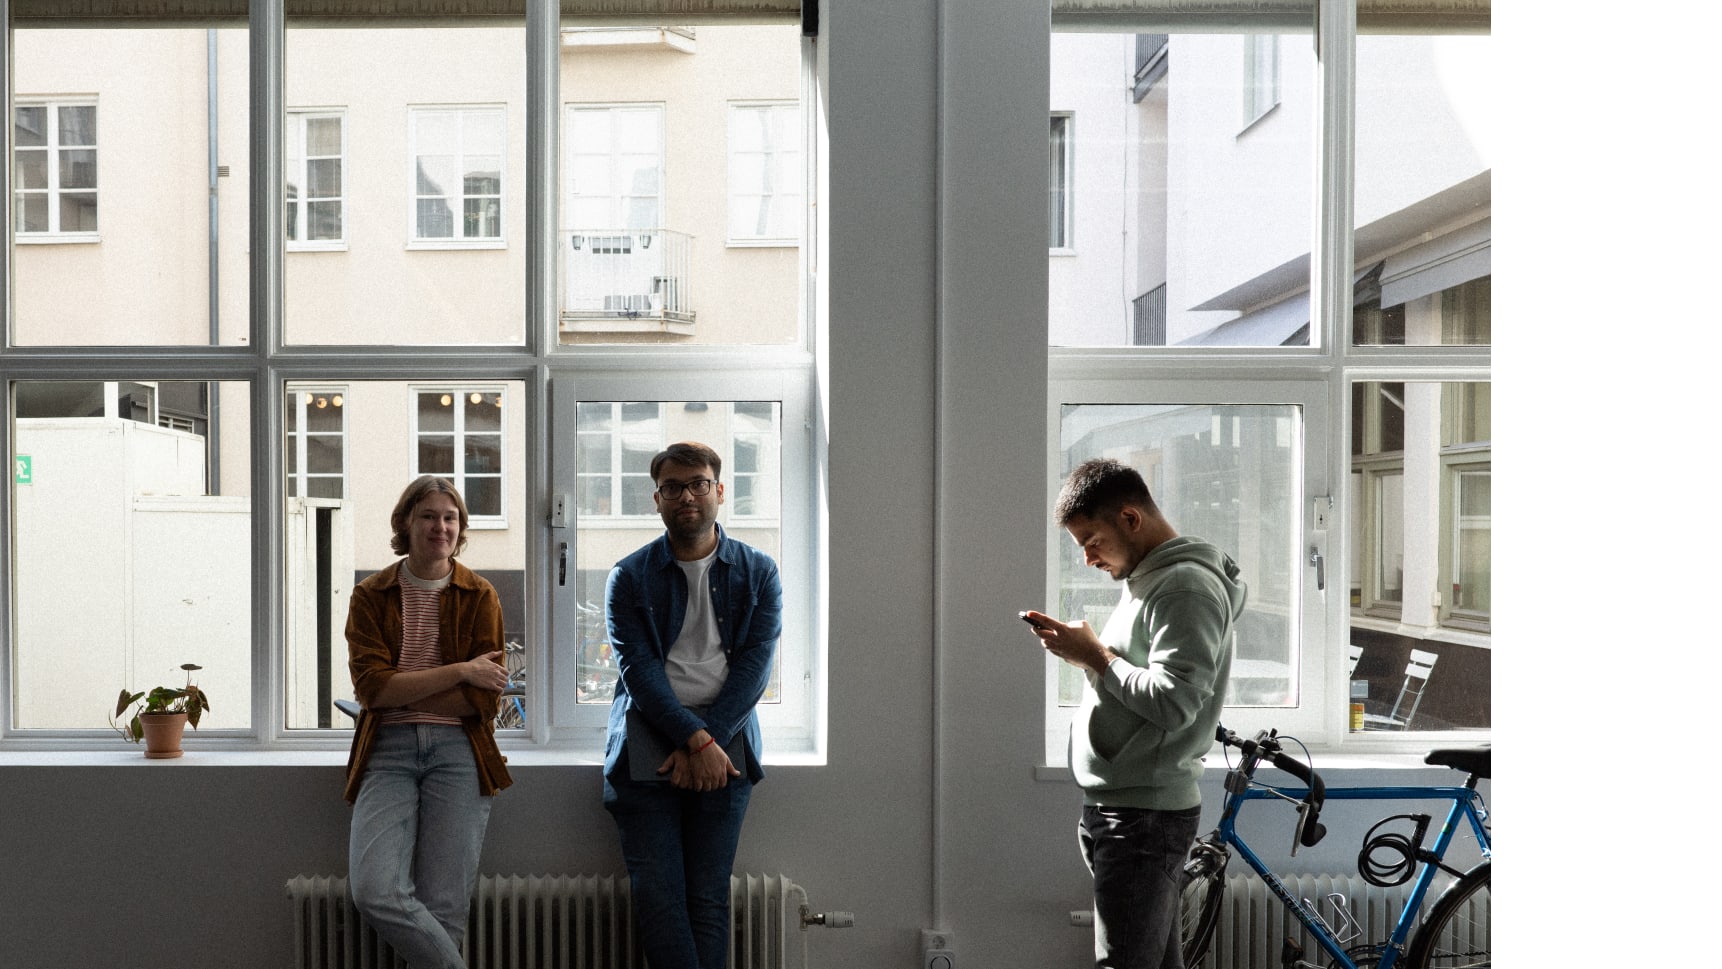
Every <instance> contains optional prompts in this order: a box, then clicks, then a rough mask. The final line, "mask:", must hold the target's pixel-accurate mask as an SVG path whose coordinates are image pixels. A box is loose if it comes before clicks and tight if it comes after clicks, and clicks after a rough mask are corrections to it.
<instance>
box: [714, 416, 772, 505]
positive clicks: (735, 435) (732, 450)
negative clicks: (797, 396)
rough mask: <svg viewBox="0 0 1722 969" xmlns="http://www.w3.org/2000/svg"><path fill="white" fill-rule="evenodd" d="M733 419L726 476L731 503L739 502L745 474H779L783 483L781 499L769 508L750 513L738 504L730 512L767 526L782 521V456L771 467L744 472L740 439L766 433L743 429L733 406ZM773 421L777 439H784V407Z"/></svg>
mask: <svg viewBox="0 0 1722 969" xmlns="http://www.w3.org/2000/svg"><path fill="white" fill-rule="evenodd" d="M729 421H730V429H729V455H730V464H731V467H730V468H728V469H727V470H726V471H725V472H724V477H725V478H727V479H728V481H729V491H730V493H731V498H730V501H731V504H736V501H735V495H736V494H737V493H738V492H739V488H738V487H737V486H738V485H739V484H740V483H741V480H742V478H743V477H747V478H762V479H763V478H770V477H773V476H775V477H776V478H777V479H778V483H779V484H778V491H777V496H776V497H777V500H776V501H775V502H774V506H773V507H771V508H768V509H766V510H765V511H764V512H754V513H752V514H749V513H746V512H743V511H741V510H740V508H739V505H738V506H737V507H735V508H732V509H731V511H730V515H731V516H732V517H734V518H736V519H739V520H743V521H747V522H748V523H749V524H752V525H763V524H766V523H769V522H773V521H781V520H782V518H783V495H782V487H783V486H782V481H783V466H782V460H781V455H778V456H777V457H778V463H777V465H776V466H768V467H766V468H763V469H762V470H759V471H742V470H741V467H740V462H739V461H738V460H737V459H738V458H739V457H740V454H741V452H740V449H739V448H738V447H737V444H738V442H740V441H742V440H744V439H751V438H755V437H763V436H766V435H762V434H761V433H760V432H758V431H751V430H742V429H741V428H740V426H739V425H738V423H737V421H736V417H735V412H734V409H733V408H732V409H731V411H730V418H729ZM772 424H773V429H772V432H771V436H774V437H776V439H777V440H779V441H781V440H783V408H782V407H778V408H777V410H776V411H775V413H773V415H772ZM761 453H762V454H764V453H767V452H764V451H762V452H761Z"/></svg>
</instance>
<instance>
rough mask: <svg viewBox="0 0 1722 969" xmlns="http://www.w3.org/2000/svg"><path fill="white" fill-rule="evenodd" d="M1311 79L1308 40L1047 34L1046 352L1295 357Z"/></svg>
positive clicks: (1305, 232) (1304, 258) (1309, 207)
mask: <svg viewBox="0 0 1722 969" xmlns="http://www.w3.org/2000/svg"><path fill="white" fill-rule="evenodd" d="M1316 73H1317V65H1316V60H1315V54H1314V51H1313V49H1312V45H1311V44H1310V42H1309V39H1308V37H1307V36H1303V37H1292V36H1287V37H1273V36H1254V37H1251V36H1246V35H1242V34H1218V35H1200V34H1171V35H1160V34H1141V35H1136V34H1107V33H1087V32H1085V33H1055V34H1053V35H1052V84H1051V91H1050V99H1049V108H1050V111H1051V114H1052V117H1053V118H1054V130H1053V142H1052V145H1051V154H1050V156H1049V172H1048V193H1049V195H1048V202H1047V208H1048V229H1049V233H1050V234H1049V238H1048V242H1049V244H1050V245H1051V246H1052V247H1053V248H1054V249H1055V250H1057V251H1055V252H1054V253H1053V254H1052V255H1051V256H1049V258H1048V297H1049V299H1048V304H1047V312H1048V325H1049V333H1048V339H1049V341H1050V343H1051V344H1052V345H1054V346H1087V347H1120V346H1129V345H1133V344H1149V345H1169V346H1186V347H1205V346H1247V347H1279V346H1298V347H1301V346H1308V345H1309V343H1310V335H1309V334H1310V328H1309V320H1310V312H1309V296H1308V292H1309V288H1310V240H1311V238H1312V236H1313V234H1312V231H1311V224H1310V218H1311V213H1312V212H1313V210H1314V202H1313V199H1312V197H1311V194H1310V193H1311V191H1312V186H1313V184H1314V182H1315V176H1314V171H1315V159H1316V144H1315V140H1314V135H1315V132H1316V131H1317V130H1318V124H1317V120H1318V114H1319V112H1318V110H1317V109H1318V107H1319V106H1318V104H1317V103H1316V92H1317V90H1318V88H1317V86H1316V85H1315V84H1314V83H1313V79H1314V77H1315V75H1316ZM1270 82H1271V83H1270ZM1120 90H1123V91H1126V92H1129V96H1127V97H1120V96H1119V92H1120ZM1246 97H1247V98H1248V99H1249V100H1248V101H1247V102H1246ZM1264 99H1271V100H1272V101H1273V104H1272V105H1271V106H1272V107H1273V110H1271V111H1266V113H1265V114H1264V113H1260V112H1256V114H1255V116H1254V117H1253V118H1252V119H1251V121H1250V123H1249V124H1248V125H1247V127H1243V128H1242V130H1240V128H1241V126H1240V121H1239V111H1240V105H1241V104H1245V103H1249V104H1256V103H1257V102H1258V101H1261V100H1264ZM1263 110H1265V108H1264V109H1263ZM1059 129H1062V131H1060V130H1059ZM1061 142H1062V150H1061ZM1061 168H1062V169H1063V171H1062V173H1061V172H1060V169H1061Z"/></svg>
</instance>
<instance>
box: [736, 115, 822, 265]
mask: <svg viewBox="0 0 1722 969" xmlns="http://www.w3.org/2000/svg"><path fill="white" fill-rule="evenodd" d="M802 141H803V135H802V131H801V106H800V105H799V104H797V103H794V102H790V103H777V104H732V105H730V109H729V243H730V245H743V246H749V245H751V246H793V245H797V244H798V243H799V242H800V241H801V227H802V223H803V222H805V221H806V217H805V212H806V208H805V206H804V205H803V203H802V185H803V183H804V182H805V180H806V175H805V173H804V171H803V169H802V162H801V156H802V152H801V145H802Z"/></svg>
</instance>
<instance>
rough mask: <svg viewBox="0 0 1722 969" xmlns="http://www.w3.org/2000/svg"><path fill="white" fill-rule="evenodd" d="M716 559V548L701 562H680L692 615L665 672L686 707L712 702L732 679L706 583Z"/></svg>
mask: <svg viewBox="0 0 1722 969" xmlns="http://www.w3.org/2000/svg"><path fill="white" fill-rule="evenodd" d="M715 558H717V550H715V549H714V550H713V551H712V554H710V555H708V556H706V557H705V558H703V559H700V560H699V561H697V562H682V561H677V562H676V564H677V565H679V566H681V569H682V573H683V574H684V575H686V576H687V577H688V614H687V616H686V617H684V618H683V620H682V629H681V632H679V633H677V634H676V641H675V642H674V643H671V644H670V654H669V656H668V657H666V658H665V660H664V673H665V674H667V675H668V676H669V678H670V689H672V690H674V691H675V693H676V699H677V700H680V701H681V704H682V706H685V707H703V706H708V705H710V704H711V703H712V701H714V700H716V699H717V697H718V692H719V691H720V690H722V689H723V684H724V680H726V679H728V678H729V657H728V656H725V655H724V651H723V640H722V639H720V638H719V637H718V627H717V616H716V614H714V613H713V612H712V591H711V587H710V586H709V585H708V584H707V582H706V577H707V576H708V575H709V574H710V573H711V567H712V560H713V559H715Z"/></svg>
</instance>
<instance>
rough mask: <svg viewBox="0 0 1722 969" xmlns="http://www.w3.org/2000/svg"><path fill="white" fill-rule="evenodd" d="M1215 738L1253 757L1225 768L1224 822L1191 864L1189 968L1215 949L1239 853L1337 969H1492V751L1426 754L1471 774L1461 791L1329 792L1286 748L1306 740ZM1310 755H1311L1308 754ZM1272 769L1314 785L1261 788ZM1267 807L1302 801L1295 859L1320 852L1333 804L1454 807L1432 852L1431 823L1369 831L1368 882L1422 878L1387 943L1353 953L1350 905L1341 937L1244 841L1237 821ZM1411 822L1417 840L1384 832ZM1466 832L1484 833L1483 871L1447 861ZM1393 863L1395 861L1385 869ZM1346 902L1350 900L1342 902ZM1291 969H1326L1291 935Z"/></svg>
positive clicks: (1197, 846)
mask: <svg viewBox="0 0 1722 969" xmlns="http://www.w3.org/2000/svg"><path fill="white" fill-rule="evenodd" d="M1216 739H1218V740H1219V741H1220V742H1221V743H1222V744H1223V745H1225V747H1227V748H1233V747H1235V748H1237V749H1238V750H1240V751H1242V757H1241V759H1240V760H1239V763H1238V765H1237V766H1236V767H1233V768H1231V769H1230V770H1228V771H1227V772H1226V782H1225V790H1226V794H1225V800H1224V801H1223V802H1222V806H1221V810H1220V822H1219V826H1218V827H1216V828H1215V829H1214V830H1213V831H1212V832H1210V833H1209V834H1206V835H1203V836H1202V837H1200V838H1198V839H1196V842H1195V843H1194V844H1193V845H1192V846H1191V849H1190V857H1189V859H1188V861H1186V862H1185V865H1184V874H1183V879H1184V885H1183V893H1184V897H1183V905H1184V909H1183V912H1184V915H1183V917H1184V964H1185V965H1186V966H1187V967H1189V969H1195V967H1196V966H1197V965H1199V964H1200V962H1201V961H1202V959H1203V957H1205V956H1206V955H1207V953H1208V947H1209V944H1210V943H1211V942H1212V941H1213V937H1214V930H1215V928H1216V927H1217V925H1218V924H1219V917H1220V909H1221V906H1222V903H1223V901H1224V898H1225V892H1226V866H1227V864H1228V862H1229V861H1230V860H1231V855H1232V852H1233V851H1234V850H1236V852H1237V853H1238V855H1239V856H1240V857H1241V858H1243V860H1244V862H1245V864H1247V865H1248V866H1249V867H1250V868H1251V869H1252V870H1253V871H1254V872H1255V873H1256V875H1257V876H1258V877H1260V878H1261V879H1262V881H1263V882H1264V883H1265V884H1266V885H1267V887H1268V889H1269V891H1270V892H1272V894H1273V896H1274V897H1275V898H1276V899H1278V901H1279V903H1280V904H1281V905H1283V906H1284V907H1285V908H1286V909H1287V910H1288V911H1290V912H1291V914H1292V915H1293V916H1294V917H1295V918H1296V919H1297V921H1298V922H1299V923H1300V924H1302V925H1303V927H1304V929H1305V930H1306V931H1307V932H1308V933H1309V934H1310V936H1311V937H1312V938H1314V940H1315V941H1316V943H1317V944H1318V945H1320V947H1321V948H1322V950H1323V951H1325V952H1326V953H1327V955H1328V956H1329V957H1330V961H1329V962H1328V963H1327V964H1326V966H1327V969H1364V967H1368V969H1396V967H1410V969H1478V967H1486V966H1488V965H1489V964H1490V961H1489V959H1490V956H1489V930H1488V926H1487V922H1486V921H1481V922H1479V921H1476V920H1475V916H1474V914H1473V913H1475V912H1476V906H1478V905H1481V906H1482V907H1483V908H1485V909H1486V908H1487V905H1488V902H1489V865H1490V859H1491V854H1490V851H1491V849H1490V843H1489V829H1488V825H1487V821H1488V811H1487V809H1486V808H1485V806H1484V805H1483V799H1482V795H1481V794H1480V793H1479V792H1478V791H1477V782H1478V781H1479V780H1482V779H1485V778H1487V777H1488V776H1489V754H1490V751H1489V748H1487V747H1479V748H1468V749H1455V750H1436V751H1432V752H1431V753H1430V754H1429V755H1428V756H1427V757H1425V758H1424V763H1427V764H1433V765H1436V766H1441V767H1451V768H1454V769H1457V770H1460V771H1464V772H1465V773H1466V774H1467V779H1466V781H1465V784H1464V786H1462V787H1434V786H1431V787H1347V788H1330V787H1327V786H1326V784H1324V783H1323V781H1322V779H1321V776H1320V775H1319V774H1317V773H1316V772H1315V771H1314V770H1312V769H1311V768H1310V766H1309V765H1308V764H1307V763H1305V762H1304V761H1300V760H1298V759H1297V758H1295V757H1293V756H1292V755H1290V754H1288V753H1286V752H1285V750H1284V749H1283V746H1282V743H1281V741H1282V740H1292V742H1294V743H1295V742H1296V741H1295V739H1294V738H1289V737H1288V738H1281V737H1279V736H1278V735H1277V734H1276V732H1275V731H1272V730H1264V731H1262V732H1260V733H1258V734H1257V735H1256V736H1255V738H1254V739H1253V740H1245V739H1242V738H1239V737H1238V736H1237V735H1236V734H1234V733H1232V732H1231V731H1230V730H1227V729H1226V728H1225V727H1224V726H1221V727H1220V728H1218V730H1217V731H1216ZM1305 759H1306V760H1307V759H1308V754H1307V751H1306V752H1305ZM1264 762H1266V763H1268V764H1271V765H1273V766H1274V767H1276V768H1278V769H1280V770H1282V771H1285V772H1286V773H1288V774H1290V775H1292V776H1293V777H1295V778H1297V779H1298V780H1300V781H1302V782H1303V783H1304V785H1305V787H1304V788H1302V789H1293V788H1282V787H1275V786H1272V785H1269V784H1265V783H1262V782H1260V781H1257V780H1256V779H1255V775H1256V770H1257V769H1258V768H1259V767H1260V766H1261V764H1262V763H1264ZM1262 800H1283V801H1288V802H1296V803H1297V805H1298V811H1297V824H1296V828H1295V830H1294V833H1293V847H1292V853H1293V854H1294V855H1295V854H1296V853H1297V846H1298V845H1302V846H1304V847H1314V846H1315V845H1316V844H1317V843H1318V842H1320V841H1321V839H1322V837H1323V836H1324V835H1325V834H1326V833H1327V829H1326V827H1325V826H1324V825H1323V824H1322V823H1321V820H1320V818H1321V809H1322V805H1323V804H1325V803H1326V802H1327V801H1332V800H1436V801H1447V802H1450V806H1449V807H1448V808H1447V816H1446V820H1445V821H1444V822H1443V824H1442V826H1441V829H1440V832H1439V833H1438V834H1437V835H1436V838H1435V843H1434V845H1433V847H1430V848H1424V847H1423V839H1424V836H1425V834H1426V833H1427V828H1428V824H1429V820H1430V818H1429V816H1428V815H1418V814H1409V815H1395V816H1393V817H1389V818H1386V819H1384V820H1383V821H1381V822H1379V823H1377V824H1376V825H1375V826H1374V827H1373V828H1371V829H1370V832H1369V834H1367V835H1365V839H1364V846H1363V851H1362V852H1361V854H1360V855H1359V857H1358V864H1359V874H1360V875H1362V876H1363V878H1364V879H1365V880H1366V881H1369V882H1370V883H1371V884H1375V885H1380V886H1383V887H1395V886H1398V885H1403V884H1405V883H1406V882H1407V881H1411V880H1412V878H1413V875H1412V872H1413V869H1415V880H1414V881H1412V885H1411V889H1410V893H1409V895H1408V896H1407V898H1406V901H1405V907H1404V908H1403V909H1402V910H1401V911H1400V913H1399V918H1398V920H1397V921H1396V922H1395V923H1394V926H1393V930H1392V932H1391V933H1390V935H1389V937H1388V938H1387V940H1386V941H1385V942H1379V943H1375V942H1367V943H1365V944H1362V945H1352V946H1350V947H1349V948H1347V943H1349V942H1351V941H1353V940H1354V939H1355V938H1356V937H1357V934H1358V932H1357V931H1356V929H1357V925H1356V923H1355V921H1354V920H1352V919H1351V918H1350V916H1349V914H1348V913H1347V911H1346V909H1345V907H1344V906H1343V904H1337V903H1336V908H1338V914H1339V916H1340V917H1341V921H1342V923H1343V922H1349V923H1350V924H1349V925H1345V924H1342V925H1341V927H1340V928H1339V929H1337V930H1336V929H1335V927H1333V926H1331V925H1329V924H1328V922H1327V920H1326V919H1324V918H1322V916H1321V914H1320V913H1318V912H1317V911H1316V910H1315V906H1314V905H1313V904H1312V903H1310V902H1309V901H1308V900H1300V899H1298V898H1296V897H1295V896H1294V895H1293V894H1292V893H1291V891H1290V890H1289V889H1288V888H1287V887H1286V885H1285V883H1284V882H1282V881H1281V880H1280V879H1279V878H1278V877H1277V876H1275V875H1274V874H1273V872H1271V871H1269V870H1268V867H1267V865H1265V864H1264V863H1263V862H1262V860H1261V858H1260V857H1259V856H1258V855H1257V854H1256V853H1255V851H1253V850H1252V849H1251V848H1250V846H1249V845H1248V844H1247V843H1246V842H1245V840H1244V839H1243V838H1242V837H1241V836H1240V835H1239V834H1238V832H1237V828H1236V822H1237V818H1238V814H1239V812H1240V811H1241V810H1242V809H1243V807H1244V805H1246V804H1248V803H1249V802H1251V801H1262ZM1402 819H1403V820H1410V821H1412V822H1413V823H1414V825H1415V828H1416V830H1415V831H1414V833H1413V834H1412V835H1411V836H1409V837H1408V836H1406V835H1403V834H1400V833H1398V832H1388V833H1384V834H1381V835H1377V834H1376V831H1377V830H1378V829H1380V828H1381V827H1382V825H1384V824H1387V823H1388V822H1391V821H1398V820H1402ZM1462 824H1468V825H1469V828H1470V830H1471V831H1472V832H1473V833H1474V834H1475V836H1476V838H1477V844H1478V847H1479V848H1480V849H1481V851H1482V856H1483V860H1482V861H1481V862H1480V863H1478V864H1477V865H1476V866H1475V867H1473V868H1471V869H1470V870H1468V871H1464V872H1460V871H1458V870H1457V869H1454V868H1450V867H1448V866H1447V865H1446V864H1444V859H1445V857H1446V855H1447V850H1448V849H1449V848H1450V847H1451V846H1452V844H1453V840H1454V836H1455V835H1456V834H1457V833H1458V831H1459V830H1460V826H1461V825H1462ZM1383 858H1386V859H1387V860H1386V861H1383ZM1442 872H1445V873H1446V874H1448V875H1451V876H1453V878H1454V880H1453V881H1452V882H1451V883H1450V884H1449V885H1448V886H1447V887H1446V889H1445V890H1444V891H1442V892H1441V893H1440V896H1439V897H1438V898H1437V899H1436V901H1435V903H1434V905H1433V906H1432V907H1431V908H1430V910H1429V915H1428V917H1427V918H1425V919H1423V920H1422V922H1421V923H1420V924H1419V922H1418V919H1417V914H1418V912H1419V911H1420V909H1421V908H1422V906H1423V902H1424V900H1425V898H1427V897H1428V894H1429V889H1430V887H1431V886H1432V885H1433V884H1434V883H1435V879H1436V877H1437V875H1438V874H1439V873H1442ZM1339 901H1340V902H1343V897H1342V898H1341V899H1340V900H1339ZM1485 918H1486V916H1485ZM1414 928H1415V930H1416V931H1415V934H1413V931H1412V930H1413V929H1414ZM1347 932H1350V933H1351V934H1350V936H1349V937H1347V938H1345V939H1341V938H1340V936H1341V935H1342V934H1345V933H1347ZM1280 965H1281V966H1282V967H1286V969H1294V967H1315V969H1319V966H1318V964H1317V963H1313V962H1306V961H1305V960H1304V949H1303V947H1302V945H1300V944H1299V943H1298V942H1297V941H1296V940H1294V939H1289V938H1288V939H1286V940H1285V942H1284V944H1283V947H1282V949H1281V953H1280Z"/></svg>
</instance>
